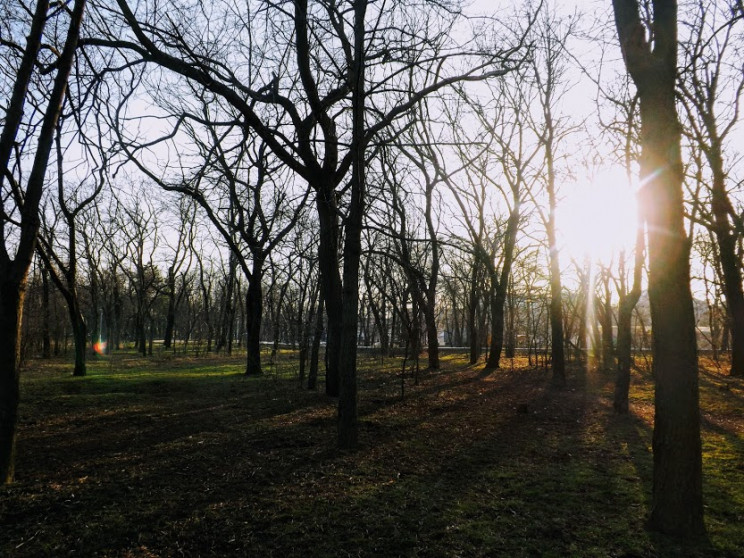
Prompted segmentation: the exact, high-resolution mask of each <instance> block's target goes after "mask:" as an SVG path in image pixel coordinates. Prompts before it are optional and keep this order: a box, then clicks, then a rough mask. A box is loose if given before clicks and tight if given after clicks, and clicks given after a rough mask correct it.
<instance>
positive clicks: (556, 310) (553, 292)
mask: <svg viewBox="0 0 744 558" xmlns="http://www.w3.org/2000/svg"><path fill="white" fill-rule="evenodd" d="M548 239H549V242H550V246H551V247H550V347H551V357H552V361H553V384H554V385H555V386H557V387H563V386H565V385H566V360H565V357H564V352H563V294H562V290H563V287H562V285H561V266H560V262H559V260H558V250H557V249H556V248H555V232H553V233H552V234H548ZM551 239H552V240H551Z"/></svg>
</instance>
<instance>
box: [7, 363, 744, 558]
mask: <svg viewBox="0 0 744 558" xmlns="http://www.w3.org/2000/svg"><path fill="white" fill-rule="evenodd" d="M285 359H286V360H285V361H284V364H282V365H281V366H280V367H279V368H278V370H277V369H273V370H272V371H271V372H270V373H268V374H267V375H265V376H264V377H262V378H245V377H243V376H242V375H241V374H240V370H241V365H242V362H241V361H240V360H239V359H205V358H201V359H164V358H162V357H161V358H159V359H156V360H154V361H145V360H138V359H136V358H134V357H125V356H124V357H122V356H119V357H116V358H114V360H106V361H104V360H103V359H101V360H99V361H98V362H94V363H92V364H91V370H90V373H89V376H88V377H86V378H72V377H70V376H69V373H70V368H69V366H67V365H64V364H61V363H44V364H42V363H40V362H35V363H32V364H31V365H30V366H29V368H28V369H27V370H26V371H25V372H24V376H23V384H22V394H23V405H22V409H21V413H22V420H21V426H20V440H19V447H18V450H19V456H18V463H17V476H18V480H17V482H16V483H15V484H14V485H12V486H10V487H2V488H0V556H3V557H6V556H7V557H15V556H28V557H40V556H252V557H253V556H255V557H268V556H277V557H288V556H297V557H300V556H302V557H308V556H328V557H337V556H339V557H341V556H369V557H372V556H375V557H377V556H383V557H385V556H391V557H392V556H406V557H419V556H420V557H424V556H427V557H434V556H442V557H445V556H446V557H455V556H463V557H470V556H504V557H516V556H556V557H562V556H596V557H607V556H617V557H646V556H744V459H743V458H744V383H742V381H741V380H734V379H732V378H728V377H726V376H723V375H721V374H720V373H718V372H717V371H716V370H715V368H714V367H712V366H708V367H706V368H705V369H704V370H703V371H702V373H701V383H702V388H703V405H702V406H703V424H704V432H703V444H704V452H705V464H704V468H705V499H706V513H707V516H706V523H707V526H708V531H709V535H710V537H709V538H710V540H709V541H708V542H707V543H702V544H698V545H695V546H690V545H686V546H677V545H675V544H674V543H672V542H671V541H668V540H665V539H663V538H659V537H656V536H653V535H652V534H650V533H648V532H647V531H646V530H645V529H644V519H645V516H646V514H647V511H648V504H649V502H648V500H649V495H650V479H651V453H650V440H651V420H652V414H653V413H652V390H651V384H650V378H649V375H648V374H647V373H644V372H640V371H636V373H635V375H634V382H633V393H632V402H631V404H632V408H633V412H632V414H631V415H629V416H627V417H616V416H614V415H613V413H612V409H611V401H610V395H611V381H612V375H611V374H610V373H607V372H597V371H584V370H583V369H582V368H581V367H576V368H575V369H573V370H572V372H571V374H570V380H569V386H568V388H567V389H565V390H562V391H555V390H552V389H551V388H550V374H549V372H547V371H545V370H542V369H538V370H535V369H531V368H528V367H527V366H526V364H525V363H519V362H517V363H510V362H509V361H507V368H506V369H505V370H500V371H497V372H494V373H491V374H485V373H483V372H482V370H481V369H480V367H468V366H467V365H466V364H465V362H464V361H463V360H461V359H458V358H453V357H449V358H447V359H446V360H445V362H444V366H443V369H442V370H441V371H438V372H428V373H423V374H422V376H421V381H420V383H419V385H418V386H414V385H413V384H412V381H411V380H407V384H406V390H405V396H404V397H403V398H401V396H400V377H399V372H400V368H399V366H400V363H399V362H398V361H393V360H388V361H386V362H385V363H380V361H379V360H377V361H373V360H367V361H364V362H363V363H362V368H363V370H362V372H361V377H362V389H361V396H360V405H361V448H360V449H359V450H358V451H357V452H355V453H339V452H338V451H337V450H335V448H334V443H335V406H334V401H333V400H331V399H328V398H326V397H325V396H323V395H321V394H318V393H311V392H307V391H303V390H300V389H299V388H298V387H297V382H296V380H294V379H289V377H288V375H289V374H292V373H293V372H292V370H293V369H294V368H295V366H296V363H295V362H294V361H292V360H291V359H290V358H289V357H285Z"/></svg>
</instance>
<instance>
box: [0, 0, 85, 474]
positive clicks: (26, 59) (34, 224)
mask: <svg viewBox="0 0 744 558" xmlns="http://www.w3.org/2000/svg"><path fill="white" fill-rule="evenodd" d="M48 8H49V3H48V2H46V1H45V0H41V1H39V2H38V3H37V5H36V10H35V12H34V16H33V20H32V23H31V30H30V32H29V35H28V39H27V43H26V49H25V51H24V54H23V59H22V61H21V65H20V67H19V69H18V73H17V75H16V81H15V83H14V85H13V94H12V97H11V99H10V102H9V103H8V106H7V109H6V113H5V121H4V123H3V131H2V134H1V135H0V189H2V188H3V186H4V185H3V181H4V179H5V175H6V172H8V171H9V167H8V162H9V160H10V154H11V152H12V150H13V148H14V146H15V145H16V144H15V140H16V136H17V133H18V128H19V127H20V122H21V119H22V116H23V107H24V104H25V98H26V93H27V90H28V84H29V82H30V79H31V74H32V72H33V69H34V64H35V62H36V57H37V54H38V52H39V48H40V46H41V37H42V33H43V30H44V25H45V23H46V14H47V10H48ZM84 8H85V1H84V0H76V2H75V6H74V8H73V11H72V14H71V18H70V25H69V27H68V30H67V36H66V38H65V46H64V49H63V50H62V53H61V55H60V57H59V59H58V61H57V75H56V76H55V79H54V86H53V88H52V91H51V94H50V97H49V102H48V105H47V108H46V111H45V112H44V119H43V122H42V125H41V128H40V130H39V135H38V141H37V149H36V153H35V155H34V161H33V165H32V167H31V171H30V173H29V175H28V183H27V187H26V192H25V197H24V200H23V207H22V209H21V211H20V214H21V215H20V216H21V227H20V234H19V237H18V240H17V245H16V257H15V259H11V258H10V257H9V254H8V252H7V246H6V245H5V239H4V240H3V244H2V245H0V355H2V356H1V357H0V358H2V359H3V361H2V363H0V479H2V482H3V483H9V482H12V481H13V474H14V457H15V439H16V424H17V420H18V399H19V386H18V383H19V366H20V344H21V343H20V335H21V319H22V316H23V298H24V295H25V289H26V281H27V274H28V270H29V268H30V267H31V261H32V258H33V254H34V251H35V249H36V238H37V234H38V232H39V214H38V213H39V202H40V200H41V194H42V191H43V187H44V178H45V176H46V170H47V166H48V164H49V154H50V152H51V149H52V141H53V138H54V130H55V128H56V125H57V121H58V119H59V115H60V112H61V111H62V104H63V101H64V97H65V92H66V90H67V81H68V78H69V75H70V70H71V68H72V64H73V60H74V56H75V50H76V48H77V41H78V37H79V34H80V24H81V22H82V19H83V11H84Z"/></svg>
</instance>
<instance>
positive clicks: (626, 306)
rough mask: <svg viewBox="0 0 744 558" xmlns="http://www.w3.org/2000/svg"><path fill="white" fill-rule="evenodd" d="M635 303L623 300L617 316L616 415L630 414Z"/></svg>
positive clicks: (614, 405) (626, 299) (614, 403)
mask: <svg viewBox="0 0 744 558" xmlns="http://www.w3.org/2000/svg"><path fill="white" fill-rule="evenodd" d="M636 302H637V299H636V300H635V301H633V300H630V299H628V298H623V299H622V300H621V301H620V308H619V310H618V314H617V376H616V377H615V398H614V401H613V404H612V406H613V407H614V409H615V412H616V413H619V414H627V413H628V393H629V391H630V367H631V364H632V356H631V349H632V347H633V335H632V329H631V325H632V322H631V318H632V316H633V308H635V304H636Z"/></svg>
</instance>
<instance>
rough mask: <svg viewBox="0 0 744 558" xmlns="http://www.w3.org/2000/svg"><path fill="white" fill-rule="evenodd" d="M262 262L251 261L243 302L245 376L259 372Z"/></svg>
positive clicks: (260, 372)
mask: <svg viewBox="0 0 744 558" xmlns="http://www.w3.org/2000/svg"><path fill="white" fill-rule="evenodd" d="M262 278H263V262H261V261H260V260H257V259H254V260H253V272H252V274H251V277H250V279H249V280H248V288H247V292H246V301H245V313H246V320H245V333H246V340H245V348H246V355H247V356H246V364H245V374H246V376H260V375H261V374H262V373H263V371H262V370H261V317H262V316H263V287H262V285H261V280H262Z"/></svg>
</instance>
